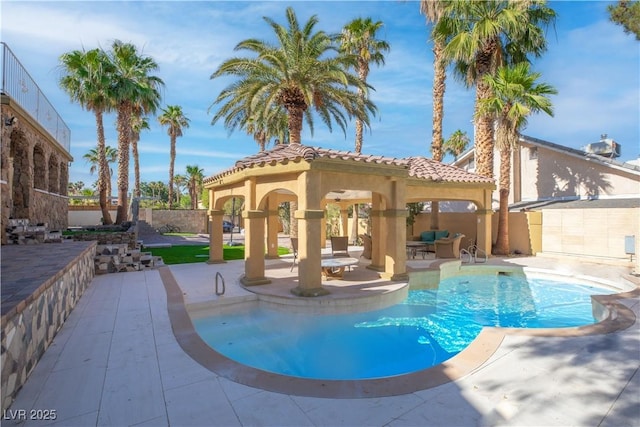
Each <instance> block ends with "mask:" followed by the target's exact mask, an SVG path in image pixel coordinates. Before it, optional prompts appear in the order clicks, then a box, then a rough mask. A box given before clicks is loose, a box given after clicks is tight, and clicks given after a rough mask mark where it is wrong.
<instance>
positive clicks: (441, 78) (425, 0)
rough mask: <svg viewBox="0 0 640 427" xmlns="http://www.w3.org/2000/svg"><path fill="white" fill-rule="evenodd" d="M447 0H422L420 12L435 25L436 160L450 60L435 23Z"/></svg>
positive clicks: (434, 217)
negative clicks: (447, 57)
mask: <svg viewBox="0 0 640 427" xmlns="http://www.w3.org/2000/svg"><path fill="white" fill-rule="evenodd" d="M445 6H446V2H445V1H438V0H421V1H420V13H422V14H424V16H425V17H426V18H427V23H431V24H433V25H434V28H433V29H432V31H431V39H432V40H433V126H432V127H433V128H432V132H431V157H432V158H433V160H435V161H438V162H440V161H442V157H443V155H442V140H443V137H442V120H443V118H444V92H445V90H446V81H447V72H446V70H447V64H448V61H447V59H446V58H445V57H444V55H443V51H444V47H445V44H446V40H447V38H448V36H449V35H448V34H444V33H443V34H439V33H437V32H436V31H435V25H436V24H437V23H438V21H439V20H440V18H441V17H442V16H443V14H444V12H445ZM439 214H440V203H439V202H438V201H432V202H431V229H432V230H438V229H439V228H440V216H439Z"/></svg>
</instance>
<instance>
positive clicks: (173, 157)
mask: <svg viewBox="0 0 640 427" xmlns="http://www.w3.org/2000/svg"><path fill="white" fill-rule="evenodd" d="M170 156H171V159H170V163H169V210H171V209H173V165H174V163H175V161H176V136H175V135H171V153H170Z"/></svg>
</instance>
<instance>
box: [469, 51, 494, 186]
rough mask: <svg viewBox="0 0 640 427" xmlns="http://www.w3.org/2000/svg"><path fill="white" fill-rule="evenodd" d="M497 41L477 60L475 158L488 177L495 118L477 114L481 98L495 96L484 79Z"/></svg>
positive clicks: (490, 169) (491, 174)
mask: <svg viewBox="0 0 640 427" xmlns="http://www.w3.org/2000/svg"><path fill="white" fill-rule="evenodd" d="M496 45H497V41H495V40H494V41H491V42H488V43H487V45H486V48H485V50H484V51H483V52H482V53H480V54H479V55H478V59H477V60H476V69H477V76H476V103H475V105H476V107H475V108H476V114H475V138H474V139H475V141H474V144H475V160H476V173H477V174H478V175H481V176H484V177H486V178H493V146H494V143H493V142H494V132H493V118H492V117H491V115H488V114H477V110H478V106H479V105H480V104H481V100H483V99H488V98H490V97H491V96H493V93H492V91H491V88H490V87H489V85H488V84H487V83H486V82H485V81H484V76H485V75H486V74H488V73H489V72H490V71H491V62H492V56H491V52H492V51H493V50H492V49H493V46H496Z"/></svg>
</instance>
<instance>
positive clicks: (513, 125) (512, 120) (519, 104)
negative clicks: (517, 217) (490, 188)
mask: <svg viewBox="0 0 640 427" xmlns="http://www.w3.org/2000/svg"><path fill="white" fill-rule="evenodd" d="M538 78H540V73H533V72H531V71H530V70H529V64H528V63H526V62H522V63H519V64H517V65H515V66H513V67H504V66H503V67H500V68H499V69H498V71H497V73H496V75H495V76H492V75H486V76H485V77H484V80H485V83H486V84H487V86H489V88H490V89H491V92H492V93H493V96H492V97H491V98H487V99H484V100H482V102H481V103H480V105H479V108H478V114H484V115H488V116H490V117H491V118H492V119H493V120H495V123H496V146H497V148H498V150H499V151H500V180H499V192H500V211H499V214H498V237H497V241H496V246H495V248H494V253H495V254H497V255H508V254H509V189H510V187H511V151H512V149H513V148H515V147H517V145H518V139H519V136H520V129H522V128H523V127H524V126H525V125H526V123H527V117H528V116H529V115H531V114H533V113H538V112H540V111H543V112H545V113H547V114H549V115H550V116H553V108H552V104H551V100H550V99H549V98H548V95H554V94H556V93H558V92H557V91H556V90H555V89H554V88H553V87H552V86H550V85H548V84H546V83H536V80H538Z"/></svg>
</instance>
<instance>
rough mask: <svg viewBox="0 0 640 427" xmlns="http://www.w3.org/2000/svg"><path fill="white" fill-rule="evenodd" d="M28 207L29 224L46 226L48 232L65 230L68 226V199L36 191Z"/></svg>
mask: <svg viewBox="0 0 640 427" xmlns="http://www.w3.org/2000/svg"><path fill="white" fill-rule="evenodd" d="M31 200H32V203H31V206H29V222H30V223H32V224H37V223H45V224H48V228H49V230H66V229H67V227H68V226H69V212H68V205H69V199H68V198H67V197H65V196H61V195H59V194H52V193H48V192H45V191H40V190H36V191H34V192H33V197H32V199H31Z"/></svg>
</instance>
